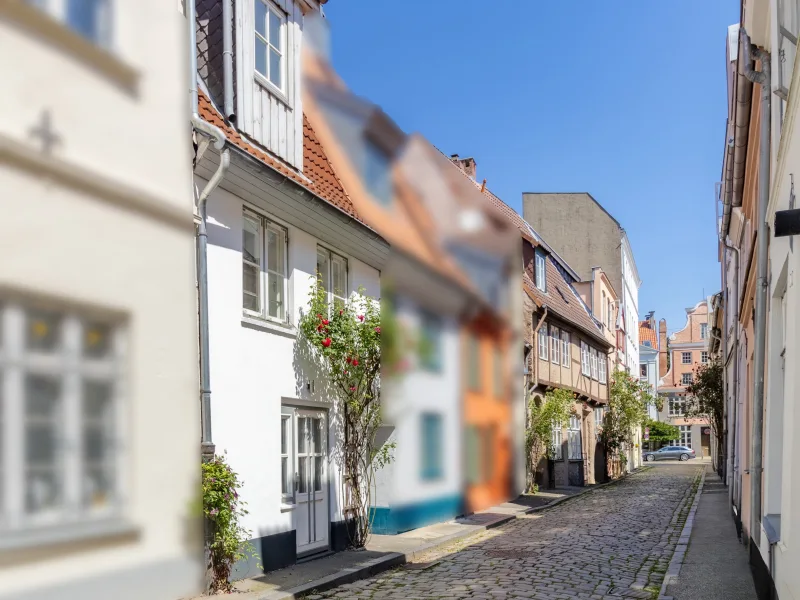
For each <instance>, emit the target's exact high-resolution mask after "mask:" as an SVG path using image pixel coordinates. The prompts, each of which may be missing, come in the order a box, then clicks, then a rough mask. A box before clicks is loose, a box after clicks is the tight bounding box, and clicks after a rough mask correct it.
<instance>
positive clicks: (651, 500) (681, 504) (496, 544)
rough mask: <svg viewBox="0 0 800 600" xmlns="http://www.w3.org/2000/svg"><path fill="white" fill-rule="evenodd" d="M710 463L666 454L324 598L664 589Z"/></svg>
mask: <svg viewBox="0 0 800 600" xmlns="http://www.w3.org/2000/svg"><path fill="white" fill-rule="evenodd" d="M702 471H703V466H701V465H691V464H686V465H684V464H678V463H676V464H664V465H658V466H655V467H653V468H647V469H645V470H643V471H640V472H638V473H636V474H634V475H632V476H630V477H627V478H626V479H623V480H622V481H620V482H617V483H614V484H612V485H609V486H606V487H604V488H600V489H597V490H593V491H591V492H589V493H586V494H583V495H581V496H579V497H577V498H575V499H573V500H570V501H568V502H565V503H563V504H560V505H558V506H555V507H553V508H551V509H548V510H545V511H544V512H541V513H538V514H533V515H529V516H525V517H521V518H518V519H515V520H514V521H511V522H509V523H507V524H505V525H503V526H501V527H498V528H497V529H492V530H489V531H486V532H483V533H481V534H479V535H477V536H474V537H471V538H469V539H468V540H466V541H462V542H461V543H460V544H458V543H457V544H454V545H451V546H449V547H446V548H441V549H438V550H437V551H434V552H432V553H430V554H428V555H426V556H424V557H422V558H421V559H420V563H417V564H412V565H407V566H405V567H401V568H399V569H396V570H394V571H390V572H387V573H383V574H381V575H377V576H375V577H373V578H371V579H366V580H363V581H358V582H355V583H351V584H347V585H343V586H340V587H338V588H335V589H332V590H330V591H327V592H325V593H322V594H312V595H309V596H306V598H308V599H311V600H316V599H317V598H386V599H398V600H399V599H403V600H414V599H434V598H484V599H496V598H528V599H536V600H539V599H541V600H571V599H573V598H591V599H596V600H602V599H609V598H657V597H658V591H659V588H660V587H661V582H662V581H663V578H664V574H665V573H666V571H667V567H668V565H669V561H670V558H671V557H672V554H673V551H674V549H675V545H676V543H677V541H678V538H679V537H680V533H681V530H682V528H683V523H684V521H685V519H686V515H687V513H688V511H689V507H690V506H691V501H692V499H693V498H694V492H695V490H696V488H697V485H698V484H699V481H700V476H701V473H702Z"/></svg>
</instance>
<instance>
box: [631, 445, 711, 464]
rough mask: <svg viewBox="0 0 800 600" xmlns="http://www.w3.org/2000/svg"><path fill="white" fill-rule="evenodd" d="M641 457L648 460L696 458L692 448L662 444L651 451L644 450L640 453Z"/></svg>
mask: <svg viewBox="0 0 800 600" xmlns="http://www.w3.org/2000/svg"><path fill="white" fill-rule="evenodd" d="M642 458H643V459H644V460H646V461H650V462H652V461H654V460H668V459H670V458H673V459H676V460H689V459H690V458H697V455H696V454H695V453H694V450H692V449H691V448H688V447H686V446H664V447H663V448H660V449H659V450H654V451H653V452H645V453H644V454H642Z"/></svg>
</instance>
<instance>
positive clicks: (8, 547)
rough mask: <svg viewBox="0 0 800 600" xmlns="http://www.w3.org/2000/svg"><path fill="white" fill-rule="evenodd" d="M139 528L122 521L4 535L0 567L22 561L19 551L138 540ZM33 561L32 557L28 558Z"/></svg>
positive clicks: (46, 551) (97, 522)
mask: <svg viewBox="0 0 800 600" xmlns="http://www.w3.org/2000/svg"><path fill="white" fill-rule="evenodd" d="M138 535H139V528H138V527H136V526H134V525H133V524H131V523H129V522H126V521H122V520H115V519H112V520H105V521H96V522H84V523H73V524H70V525H62V526H55V527H48V528H38V529H27V530H21V531H12V532H4V533H3V534H2V536H0V564H2V563H5V562H6V561H7V560H8V559H10V560H12V561H16V560H17V559H20V560H24V557H23V556H19V553H20V551H22V553H23V554H27V553H28V552H27V551H31V554H37V555H38V554H40V553H49V552H53V551H58V550H57V548H58V547H61V546H64V545H67V544H73V543H76V544H77V543H80V544H83V543H86V542H93V541H104V540H107V539H110V538H131V537H134V538H135V537H138ZM31 558H32V559H35V557H33V556H32V557H31Z"/></svg>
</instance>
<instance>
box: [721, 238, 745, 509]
mask: <svg viewBox="0 0 800 600" xmlns="http://www.w3.org/2000/svg"><path fill="white" fill-rule="evenodd" d="M722 243H723V245H724V247H725V250H726V251H727V250H731V251H733V253H734V254H733V256H734V258H735V259H736V262H735V266H734V273H735V276H734V285H735V286H736V287H735V288H734V289H735V290H736V291H735V293H734V294H733V299H734V301H733V302H726V303H725V304H726V306H731V305H734V306H736V313H735V315H734V318H733V330H734V338H733V349H734V353H733V394H732V396H733V402H732V411H731V412H729V413H728V418H729V419H730V420H731V424H730V426H729V428H728V440H729V446H730V449H729V451H728V463H729V465H730V466H729V469H730V470H729V471H728V472H729V473H730V474H731V484H730V486H729V488H728V499H729V500H730V503H731V506H734V504H736V506H737V514H738V512H739V511H738V498H737V493H736V492H737V491H738V490H739V489H741V483H740V482H739V481H738V479H737V476H738V472H739V465H738V464H737V454H736V452H737V444H738V442H739V437H738V432H737V429H736V428H737V420H738V418H739V414H738V412H739V410H738V409H739V360H738V356H739V249H738V248H737V247H736V246H734V245H732V244H730V243H729V241H728V239H727V237H725V238H723V239H722ZM725 254H727V252H725ZM725 254H723V257H724V256H725ZM723 273H724V274H725V280H726V283H727V268H725V270H724V271H723ZM725 289H726V290H727V285H726V286H725ZM728 353H729V351H728V328H727V326H726V327H725V363H724V364H725V382H726V385H727V386H728V390H730V389H731V388H730V382H728V376H727V374H728V368H727V367H728V361H729V360H730V359H729V354H728ZM726 403H727V396H726ZM731 432H732V433H731ZM738 518H740V519H741V515H738Z"/></svg>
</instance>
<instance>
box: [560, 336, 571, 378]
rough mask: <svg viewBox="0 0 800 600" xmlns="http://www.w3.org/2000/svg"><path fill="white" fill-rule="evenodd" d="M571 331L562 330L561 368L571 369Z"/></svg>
mask: <svg viewBox="0 0 800 600" xmlns="http://www.w3.org/2000/svg"><path fill="white" fill-rule="evenodd" d="M569 350H570V347H569V331H564V330H563V329H562V330H561V366H562V367H565V368H567V369H569V367H570V363H571V362H572V361H571V360H570V351H569Z"/></svg>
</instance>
